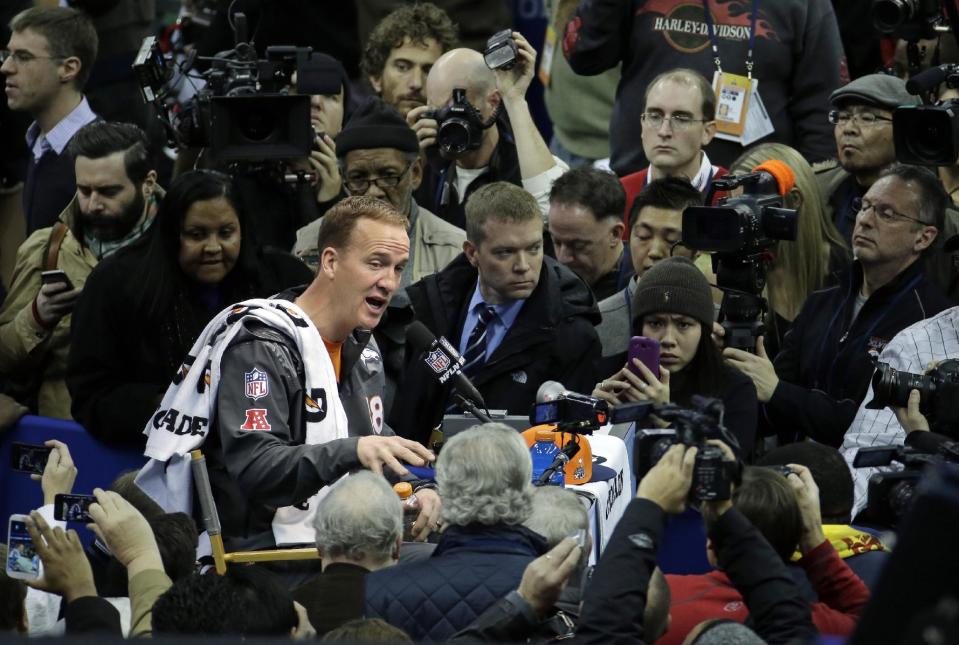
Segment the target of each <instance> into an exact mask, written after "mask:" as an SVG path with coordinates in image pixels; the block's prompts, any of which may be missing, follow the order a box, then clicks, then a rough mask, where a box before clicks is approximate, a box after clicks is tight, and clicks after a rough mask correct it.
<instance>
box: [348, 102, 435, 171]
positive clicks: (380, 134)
mask: <svg viewBox="0 0 959 645" xmlns="http://www.w3.org/2000/svg"><path fill="white" fill-rule="evenodd" d="M371 148H395V149H396V150H402V151H403V152H419V149H420V143H419V140H418V139H417V138H416V133H415V132H413V128H411V127H410V126H409V125H408V124H407V123H406V119H404V118H403V117H401V116H400V113H399V112H397V111H396V110H394V109H393V108H392V107H391V106H390V105H388V104H387V103H386V102H385V101H383V99H381V98H380V97H378V96H371V97H370V98H369V99H368V100H367V102H366V103H364V104H363V105H361V106H360V107H359V108H358V109H357V110H356V111H355V112H354V113H353V116H351V117H350V120H349V121H347V122H346V126H345V127H344V128H343V131H342V132H340V134H339V135H337V137H336V156H337V157H342V156H344V155H345V154H346V153H347V152H349V151H350V150H370V149H371Z"/></svg>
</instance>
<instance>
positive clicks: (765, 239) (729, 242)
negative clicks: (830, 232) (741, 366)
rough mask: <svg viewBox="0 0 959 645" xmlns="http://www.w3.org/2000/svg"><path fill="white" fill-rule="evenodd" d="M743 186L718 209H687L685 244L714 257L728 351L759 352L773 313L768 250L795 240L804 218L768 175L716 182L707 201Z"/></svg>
mask: <svg viewBox="0 0 959 645" xmlns="http://www.w3.org/2000/svg"><path fill="white" fill-rule="evenodd" d="M735 188H742V189H743V194H742V195H741V196H739V197H727V198H724V199H722V200H720V202H719V204H718V205H717V206H690V207H688V208H686V210H684V211H683V236H682V242H681V243H682V245H683V246H685V247H687V248H690V249H694V250H697V251H704V252H707V253H712V254H713V255H712V263H713V272H714V273H715V274H716V282H717V286H718V287H719V288H720V289H722V290H723V302H722V305H721V306H720V310H719V322H720V323H721V324H722V326H723V329H724V330H725V331H726V336H725V337H724V343H725V345H726V347H732V348H735V349H742V350H745V351H750V352H751V351H754V350H755V347H756V338H758V337H759V336H761V335H762V334H763V333H764V332H765V325H764V324H763V317H764V315H765V313H766V310H767V305H766V301H765V299H764V298H763V297H762V292H763V289H764V288H765V286H766V271H767V269H768V266H769V262H770V261H771V257H770V256H769V254H768V250H769V249H770V248H771V247H772V246H774V245H775V244H776V242H778V241H779V240H795V239H796V230H797V222H798V214H797V212H796V211H795V210H794V209H791V208H785V207H784V201H783V197H782V196H781V195H780V194H779V187H778V184H777V182H776V179H775V177H773V176H772V175H771V174H769V173H767V172H762V171H760V172H752V173H748V174H744V175H727V176H726V177H721V178H719V179H715V180H713V183H712V187H711V188H710V191H709V194H708V195H707V196H706V203H707V204H708V203H711V201H712V197H713V195H714V194H715V193H716V191H731V190H733V189H735Z"/></svg>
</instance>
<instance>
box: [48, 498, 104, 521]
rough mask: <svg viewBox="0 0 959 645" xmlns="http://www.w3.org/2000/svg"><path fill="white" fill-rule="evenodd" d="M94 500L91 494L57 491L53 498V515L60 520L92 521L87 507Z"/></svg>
mask: <svg viewBox="0 0 959 645" xmlns="http://www.w3.org/2000/svg"><path fill="white" fill-rule="evenodd" d="M95 501H97V498H96V497H94V496H93V495H71V494H69V493H58V494H57V495H55V496H54V498H53V517H54V519H57V520H60V521H61V522H92V521H93V520H92V519H90V514H89V513H88V512H87V509H88V508H89V507H90V504H93V503H94V502H95Z"/></svg>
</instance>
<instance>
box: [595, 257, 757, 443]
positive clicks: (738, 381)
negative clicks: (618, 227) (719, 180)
mask: <svg viewBox="0 0 959 645" xmlns="http://www.w3.org/2000/svg"><path fill="white" fill-rule="evenodd" d="M632 314H633V320H632V333H633V335H634V336H644V337H646V338H648V339H652V340H654V341H656V342H658V343H659V348H660V354H659V374H656V373H654V371H653V370H652V369H650V367H649V366H647V365H646V364H644V362H643V360H641V358H633V359H632V360H631V361H630V363H626V360H625V358H626V357H625V356H623V357H622V358H621V359H620V361H619V363H618V364H620V365H622V364H623V363H626V364H625V365H624V366H623V367H622V368H621V369H619V370H618V371H616V372H615V373H614V374H612V375H611V376H610V377H608V378H606V379H604V380H603V381H601V382H600V383H597V384H596V388H595V389H594V390H593V396H596V397H599V398H601V399H604V400H606V401H608V402H609V403H610V404H612V405H618V404H620V403H629V402H633V401H647V400H651V401H655V402H657V403H675V404H677V405H681V406H685V407H688V406H689V404H690V401H691V398H692V396H693V395H700V396H707V397H712V398H717V399H720V400H722V402H723V404H724V409H725V415H724V425H725V426H726V428H727V429H728V430H729V432H730V433H731V434H732V435H733V436H735V437H736V438H737V439H738V440H739V450H738V451H737V452H738V454H739V456H740V457H741V458H743V459H746V460H748V459H749V456H750V455H751V454H752V451H753V445H754V443H755V437H756V416H757V411H758V403H757V400H756V388H755V387H754V386H753V384H752V381H750V380H749V378H748V377H746V376H745V375H744V374H742V373H741V372H739V371H738V370H736V369H735V368H732V367H729V366H727V365H725V364H724V363H723V360H722V355H721V354H720V351H719V349H718V348H717V347H716V344H715V343H714V342H713V340H712V336H711V331H712V325H713V320H714V317H715V307H714V305H713V298H712V293H711V289H710V286H709V283H708V282H707V281H706V277H705V276H704V275H703V274H702V272H700V270H699V269H697V268H696V265H694V264H693V263H692V262H690V261H689V260H687V259H686V258H680V257H672V258H668V259H666V260H662V261H661V262H658V263H657V264H655V265H653V266H652V267H650V268H649V270H647V271H646V273H645V274H643V277H642V278H641V279H640V281H639V285H638V286H637V288H636V293H635V294H634V296H633V306H632ZM647 360H648V358H647ZM715 438H719V437H715Z"/></svg>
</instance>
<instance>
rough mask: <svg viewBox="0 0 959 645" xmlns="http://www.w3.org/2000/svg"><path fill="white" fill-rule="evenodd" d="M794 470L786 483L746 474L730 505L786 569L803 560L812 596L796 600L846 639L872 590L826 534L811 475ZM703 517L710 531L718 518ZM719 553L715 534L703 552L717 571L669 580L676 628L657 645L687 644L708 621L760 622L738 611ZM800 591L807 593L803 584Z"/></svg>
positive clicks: (756, 472)
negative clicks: (795, 559)
mask: <svg viewBox="0 0 959 645" xmlns="http://www.w3.org/2000/svg"><path fill="white" fill-rule="evenodd" d="M789 469H790V474H789V475H788V477H784V476H783V475H782V474H781V473H778V472H775V471H773V470H771V469H768V468H758V467H753V468H746V469H745V471H744V472H743V479H742V484H741V485H740V486H738V487H737V488H736V490H735V491H734V492H733V495H732V506H733V507H734V508H735V509H737V510H738V511H739V512H740V513H742V515H743V516H744V517H745V518H746V519H747V520H749V522H750V523H751V524H752V526H754V527H755V528H756V529H757V530H758V531H759V533H761V534H762V536H763V537H764V538H765V540H766V541H767V542H768V543H769V545H770V546H771V547H772V549H774V550H775V552H776V553H777V554H778V556H779V560H780V563H781V564H782V565H783V566H785V567H786V568H787V569H790V568H791V567H790V565H789V562H790V558H791V557H792V556H793V553H794V552H795V551H796V549H797V545H798V548H799V551H800V553H801V554H802V557H801V558H800V559H799V561H798V563H797V565H798V566H799V567H800V568H801V569H802V570H803V571H804V572H805V577H808V582H809V584H811V586H812V590H813V591H814V592H815V595H814V596H812V597H810V595H809V594H808V593H801V592H800V593H797V594H796V600H798V601H799V602H803V603H805V604H808V606H809V609H810V611H811V613H812V621H813V624H814V625H815V626H816V629H818V630H819V632H821V633H823V634H839V635H848V634H850V633H851V632H852V629H853V628H854V627H855V624H856V620H857V619H858V617H859V615H860V614H861V612H862V610H863V607H864V606H865V604H866V602H867V601H868V600H869V590H868V589H867V588H866V586H865V585H864V584H863V583H862V581H861V580H859V578H857V577H856V575H855V574H854V573H853V572H852V571H851V570H850V569H849V567H848V565H846V564H845V563H844V562H843V560H842V559H841V558H840V557H839V554H838V553H837V552H836V550H835V549H834V548H833V546H832V544H831V543H830V542H829V541H828V540H827V539H826V537H825V535H824V534H823V529H822V517H821V515H820V510H819V488H818V486H817V485H816V482H815V481H814V480H813V478H812V475H811V473H810V472H809V470H808V469H807V468H806V467H804V466H800V465H797V464H790V465H789ZM727 503H728V502H727ZM704 515H705V518H706V525H707V526H711V525H712V524H713V522H714V521H715V518H714V517H713V515H712V512H711V511H710V510H709V509H708V507H707V510H706V512H705V513H704ZM715 546H716V543H715V539H714V538H713V536H712V531H710V540H709V541H707V543H706V553H707V557H708V558H709V561H710V563H711V564H713V566H716V567H717V570H716V571H712V572H710V573H707V574H703V575H686V576H680V575H667V576H666V581H667V582H668V583H669V588H670V593H671V595H672V604H671V608H670V615H671V617H672V621H671V623H670V627H669V631H667V632H666V635H665V636H663V638H662V639H661V640H660V641H658V642H659V643H662V644H665V645H674V644H678V643H681V642H684V639H685V638H686V636H687V634H689V633H690V632H692V631H693V630H694V628H695V626H696V625H698V624H700V623H701V622H702V621H704V620H710V619H716V618H722V619H730V620H735V621H739V622H743V621H745V620H746V618H747V616H748V615H752V616H754V617H755V616H756V614H755V612H754V611H753V610H752V609H749V610H748V612H747V608H746V607H743V606H742V605H737V604H736V603H737V602H739V601H740V600H741V598H742V596H741V595H740V591H739V586H738V585H737V584H736V583H735V580H733V579H731V578H732V575H731V574H730V573H729V572H728V571H727V568H726V567H725V566H723V563H722V562H721V561H719V560H717V557H716V556H717V553H716V552H715V551H714V549H715ZM797 573H798V572H797ZM727 576H729V577H727ZM799 584H800V587H804V586H805V585H804V584H803V583H802V581H801V579H800V582H799ZM797 592H798V590H797ZM817 599H818V600H817Z"/></svg>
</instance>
